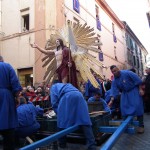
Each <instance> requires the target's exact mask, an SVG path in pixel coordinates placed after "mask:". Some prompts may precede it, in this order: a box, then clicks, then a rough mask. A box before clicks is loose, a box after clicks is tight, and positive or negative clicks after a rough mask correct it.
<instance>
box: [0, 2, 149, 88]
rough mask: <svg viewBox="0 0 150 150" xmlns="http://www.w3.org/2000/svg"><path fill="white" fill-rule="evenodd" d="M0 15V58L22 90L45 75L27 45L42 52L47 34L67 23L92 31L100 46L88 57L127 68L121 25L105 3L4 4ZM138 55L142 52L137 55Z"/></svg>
mask: <svg viewBox="0 0 150 150" xmlns="http://www.w3.org/2000/svg"><path fill="white" fill-rule="evenodd" d="M0 12H1V14H0V31H1V32H0V39H1V40H0V54H1V55H2V56H3V57H4V60H5V61H6V62H9V63H10V64H12V66H13V67H14V68H15V70H16V73H17V74H18V76H19V79H20V81H21V84H22V86H27V85H32V84H33V85H36V84H38V83H41V82H43V76H44V73H45V68H42V62H41V59H42V57H43V56H44V55H43V54H41V53H40V52H39V51H37V50H34V49H32V48H31V46H30V44H31V43H34V42H35V43H37V44H38V45H39V46H40V47H43V48H44V46H45V43H46V40H47V39H49V37H50V34H52V33H53V32H55V30H56V29H58V28H62V27H63V26H65V25H66V23H67V20H70V21H72V22H80V23H82V24H84V23H87V25H88V26H90V27H93V28H94V32H95V33H96V36H97V37H98V40H99V42H101V43H102V45H101V46H99V47H98V48H99V49H100V52H99V53H92V54H93V55H94V56H95V57H96V58H97V59H99V60H100V61H101V62H102V63H103V64H104V65H105V66H107V67H109V66H110V65H113V64H115V65H117V66H118V67H119V68H120V69H127V68H129V66H130V65H129V66H128V65H127V62H129V61H128V57H127V56H128V55H127V54H128V51H127V46H126V34H127V33H126V29H125V26H124V23H123V22H121V21H120V20H119V18H118V17H117V15H116V14H115V13H114V12H113V10H112V9H111V8H110V7H109V6H108V4H107V3H106V1H105V0H88V1H87V0H13V1H11V0H4V1H0ZM133 39H134V38H133ZM135 41H136V40H135ZM139 44H141V43H139ZM139 47H140V48H141V45H140V46H139ZM144 51H145V52H146V50H144ZM142 53H143V48H141V52H140V51H139V55H142ZM144 56H145V54H144ZM140 58H141V56H140ZM140 58H139V59H140ZM100 72H102V74H103V75H104V76H105V77H106V78H109V79H110V77H111V75H112V74H111V72H110V70H109V69H100Z"/></svg>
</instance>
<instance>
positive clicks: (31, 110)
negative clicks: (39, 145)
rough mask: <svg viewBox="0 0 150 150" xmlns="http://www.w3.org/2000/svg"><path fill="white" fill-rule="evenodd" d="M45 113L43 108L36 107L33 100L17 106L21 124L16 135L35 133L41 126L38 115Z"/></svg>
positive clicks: (22, 135)
mask: <svg viewBox="0 0 150 150" xmlns="http://www.w3.org/2000/svg"><path fill="white" fill-rule="evenodd" d="M43 113H44V110H43V109H42V108H40V107H35V106H34V105H33V104H32V103H31V102H28V103H27V104H21V105H19V106H18V107H17V114H18V122H19V126H18V128H17V129H16V135H17V136H19V137H26V136H30V135H32V134H33V133H35V132H36V131H37V130H38V129H39V128H40V124H39V123H38V122H37V120H36V117H37V115H43Z"/></svg>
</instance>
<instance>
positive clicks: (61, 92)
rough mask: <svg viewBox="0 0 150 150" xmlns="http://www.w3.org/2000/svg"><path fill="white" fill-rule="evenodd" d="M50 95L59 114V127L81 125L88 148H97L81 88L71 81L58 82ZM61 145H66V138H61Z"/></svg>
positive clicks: (92, 149)
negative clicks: (77, 87) (65, 82)
mask: <svg viewBox="0 0 150 150" xmlns="http://www.w3.org/2000/svg"><path fill="white" fill-rule="evenodd" d="M50 96H51V104H52V107H53V109H54V111H55V113H56V114H57V126H58V128H60V129H65V128H68V127H71V126H73V125H79V126H81V128H82V129H83V131H84V135H85V137H86V141H87V147H88V150H96V146H95V139H94V135H93V132H92V128H91V125H92V123H91V120H90V117H89V113H88V107H87V103H86V101H85V100H84V98H83V95H82V94H81V93H80V92H79V90H78V89H76V88H75V87H74V86H73V85H71V84H69V83H67V84H64V83H56V84H54V85H53V86H52V87H51V90H50ZM59 146H60V147H62V148H64V147H66V140H65V138H62V139H60V141H59Z"/></svg>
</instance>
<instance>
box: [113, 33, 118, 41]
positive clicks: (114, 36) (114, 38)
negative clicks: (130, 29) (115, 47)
mask: <svg viewBox="0 0 150 150" xmlns="http://www.w3.org/2000/svg"><path fill="white" fill-rule="evenodd" d="M113 40H114V42H115V43H117V37H116V35H115V33H113Z"/></svg>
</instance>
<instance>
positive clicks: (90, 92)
mask: <svg viewBox="0 0 150 150" xmlns="http://www.w3.org/2000/svg"><path fill="white" fill-rule="evenodd" d="M93 76H94V77H95V79H96V81H97V82H98V83H99V88H95V87H94V86H93V85H92V83H91V82H90V81H89V80H88V82H87V83H86V85H85V94H84V96H85V97H86V98H87V99H89V98H90V97H92V96H94V94H95V93H97V92H99V93H100V94H101V95H102V86H101V82H100V80H99V79H98V78H97V75H96V73H95V72H93ZM102 97H103V95H102Z"/></svg>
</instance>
